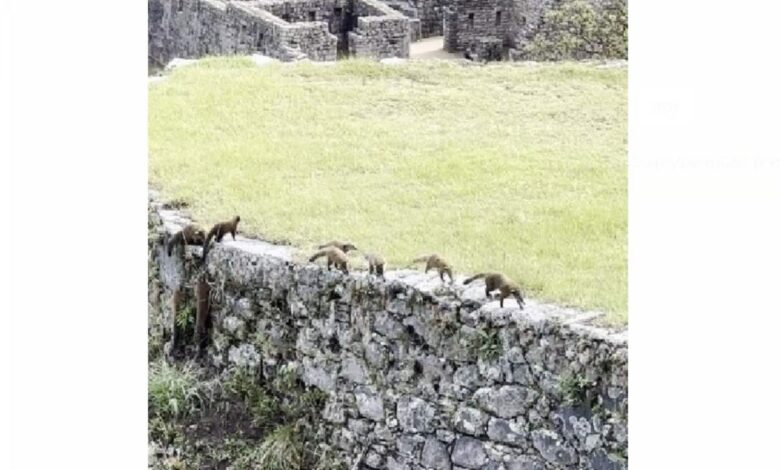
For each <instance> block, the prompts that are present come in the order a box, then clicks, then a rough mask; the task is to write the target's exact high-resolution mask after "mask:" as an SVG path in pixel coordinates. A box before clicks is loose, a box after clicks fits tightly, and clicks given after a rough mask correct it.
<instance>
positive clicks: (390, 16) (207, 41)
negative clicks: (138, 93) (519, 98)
mask: <svg viewBox="0 0 780 470" xmlns="http://www.w3.org/2000/svg"><path fill="white" fill-rule="evenodd" d="M409 41H410V33H409V19H408V18H407V17H406V16H404V15H403V14H401V13H400V12H398V11H396V10H394V9H393V8H390V7H389V6H387V5H386V4H384V3H382V2H380V1H378V0H250V1H247V0H235V1H234V0H149V60H150V61H151V62H156V63H158V64H160V65H163V64H165V63H167V62H168V61H169V60H170V59H172V58H174V57H181V58H198V57H203V56H208V55H229V54H251V53H260V54H264V55H267V56H270V57H274V58H277V59H280V60H283V61H289V60H298V59H305V58H308V59H311V60H315V61H332V60H336V58H337V57H344V56H351V57H371V58H378V59H381V58H386V57H403V58H405V57H408V56H409Z"/></svg>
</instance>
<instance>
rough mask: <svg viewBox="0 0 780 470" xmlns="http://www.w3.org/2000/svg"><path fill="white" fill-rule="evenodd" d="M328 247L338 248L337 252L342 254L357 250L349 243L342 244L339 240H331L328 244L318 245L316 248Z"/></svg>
mask: <svg viewBox="0 0 780 470" xmlns="http://www.w3.org/2000/svg"><path fill="white" fill-rule="evenodd" d="M329 246H333V247H336V248H338V249H339V250H341V251H343V252H344V253H349V251H350V250H357V247H356V246H355V245H353V244H352V243H350V242H343V241H341V240H333V241H330V242H328V243H325V244H324V245H320V246H318V247H317V248H319V249H323V248H327V247H329Z"/></svg>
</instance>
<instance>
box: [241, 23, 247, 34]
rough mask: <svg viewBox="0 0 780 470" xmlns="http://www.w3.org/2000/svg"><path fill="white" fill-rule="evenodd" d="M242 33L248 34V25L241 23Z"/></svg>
mask: <svg viewBox="0 0 780 470" xmlns="http://www.w3.org/2000/svg"><path fill="white" fill-rule="evenodd" d="M241 34H246V25H245V24H242V25H241Z"/></svg>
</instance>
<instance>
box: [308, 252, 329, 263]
mask: <svg viewBox="0 0 780 470" xmlns="http://www.w3.org/2000/svg"><path fill="white" fill-rule="evenodd" d="M324 255H325V252H324V251H319V252H317V253H314V254H313V255H312V257H311V258H309V262H312V261H314V260H316V259H317V258H319V257H321V256H324Z"/></svg>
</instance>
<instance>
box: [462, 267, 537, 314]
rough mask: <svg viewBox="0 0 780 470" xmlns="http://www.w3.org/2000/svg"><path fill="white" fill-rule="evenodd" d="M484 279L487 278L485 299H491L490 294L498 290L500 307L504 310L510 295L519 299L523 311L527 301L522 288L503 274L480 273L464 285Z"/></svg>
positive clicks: (518, 302) (464, 282) (467, 280)
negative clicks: (505, 301)
mask: <svg viewBox="0 0 780 470" xmlns="http://www.w3.org/2000/svg"><path fill="white" fill-rule="evenodd" d="M482 277H484V278H485V297H487V298H490V293H491V292H493V291H494V290H496V289H498V290H499V291H501V295H500V297H499V299H500V300H499V305H500V306H501V307H502V308H503V306H504V299H505V298H507V297H509V296H510V295H514V296H515V299H517V304H518V305H519V306H520V310H522V309H523V306H524V305H525V301H524V300H523V294H522V293H521V292H520V286H518V285H517V283H515V282H514V281H512V280H511V279H509V278H508V277H506V276H505V275H503V274H501V273H480V274H477V275H476V276H471V277H470V278H468V279H466V280H465V281H463V284H468V283H470V282H471V281H473V280H475V279H479V278H482Z"/></svg>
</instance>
